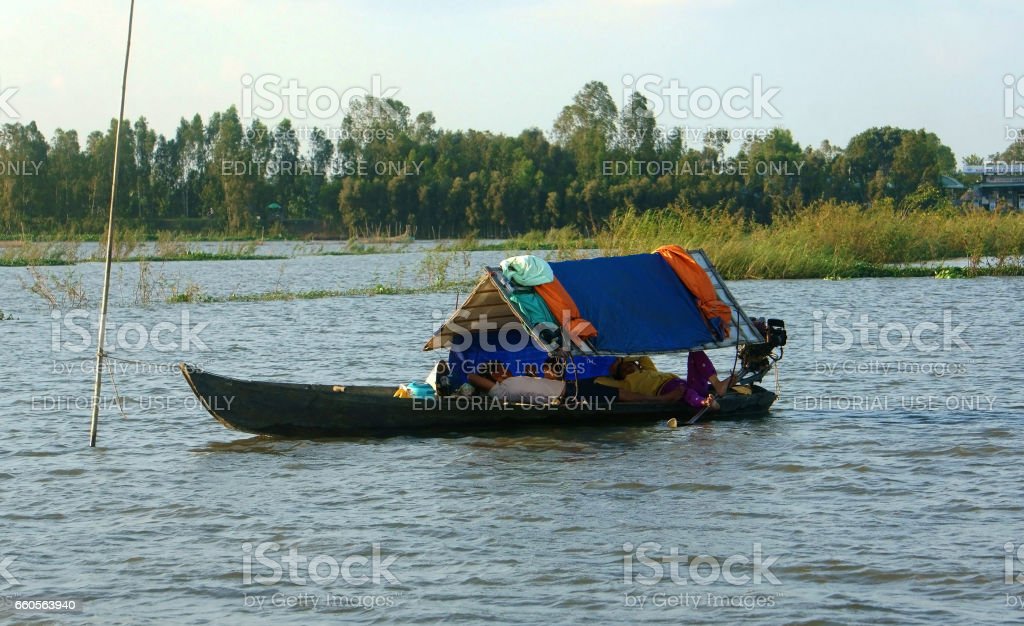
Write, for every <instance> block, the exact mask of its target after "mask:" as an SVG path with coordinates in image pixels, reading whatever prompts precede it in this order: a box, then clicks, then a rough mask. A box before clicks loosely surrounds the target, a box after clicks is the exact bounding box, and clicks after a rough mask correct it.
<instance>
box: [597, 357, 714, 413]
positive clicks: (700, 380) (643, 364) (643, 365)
mask: <svg viewBox="0 0 1024 626" xmlns="http://www.w3.org/2000/svg"><path fill="white" fill-rule="evenodd" d="M611 374H612V375H611V377H601V378H599V379H598V380H599V381H600V382H601V383H602V384H605V385H610V386H613V387H618V388H620V389H628V390H629V391H632V392H635V393H640V394H646V395H655V396H659V397H663V396H672V397H674V398H676V399H681V400H682V401H684V402H686V403H687V404H688V405H690V406H691V407H693V408H698V409H699V408H703V407H706V406H710V407H711V408H712V409H713V410H717V409H718V408H719V405H718V401H717V400H715V395H719V396H721V395H725V392H726V391H728V389H729V387H731V386H732V384H733V382H734V381H733V378H732V376H730V377H729V378H728V379H726V380H719V378H718V371H717V370H716V369H715V366H714V364H713V363H712V362H711V359H709V358H708V355H707V354H705V353H704V351H703V350H696V351H693V352H690V354H689V356H688V357H687V359H686V379H685V380H684V379H682V378H680V377H679V376H676V375H675V374H673V373H671V372H662V371H659V370H658V368H657V367H656V366H655V365H654V361H652V360H651V357H649V356H643V357H640V358H639V359H624V358H619V359H617V360H616V361H615V363H614V364H613V365H612V371H611ZM712 390H714V394H712V393H710V392H711V391H712Z"/></svg>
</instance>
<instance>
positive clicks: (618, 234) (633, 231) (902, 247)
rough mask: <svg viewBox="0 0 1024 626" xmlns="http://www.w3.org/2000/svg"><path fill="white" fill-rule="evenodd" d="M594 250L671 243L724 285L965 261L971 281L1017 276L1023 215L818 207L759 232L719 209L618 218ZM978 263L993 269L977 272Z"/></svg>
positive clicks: (904, 271) (909, 271) (905, 270)
mask: <svg viewBox="0 0 1024 626" xmlns="http://www.w3.org/2000/svg"><path fill="white" fill-rule="evenodd" d="M597 243H598V245H599V247H600V248H601V250H602V252H603V253H604V254H608V255H612V254H635V253H640V252H650V251H652V250H654V249H655V248H656V247H658V246H660V245H664V244H668V243H674V244H678V245H680V246H682V247H684V248H690V249H692V248H704V249H705V251H706V252H707V253H708V254H709V255H710V257H711V259H712V261H713V262H714V263H715V266H716V267H717V268H718V270H719V271H720V272H721V273H722V275H723V276H724V277H725V278H728V279H744V278H859V277H867V276H932V275H934V272H935V270H934V268H931V269H929V268H917V267H901V266H902V265H904V264H908V263H916V262H922V261H932V260H939V259H951V258H963V257H967V258H968V259H969V261H970V266H971V267H972V268H973V272H974V273H973V274H972V275H982V274H985V275H991V273H992V272H999V274H998V275H1018V274H1017V273H1016V272H1019V271H1020V268H1021V267H1022V263H1021V259H1022V257H1024V214H1021V213H1017V212H1010V213H998V212H990V211H987V210H983V209H953V208H947V209H942V210H931V211H929V210H909V211H908V210H900V209H897V208H896V207H895V206H894V205H893V204H892V203H891V202H889V201H883V202H879V203H875V204H873V205H869V206H861V205H857V204H851V203H839V202H832V201H824V202H817V203H814V204H812V205H809V206H806V207H803V208H801V209H799V210H797V211H795V212H793V213H792V214H789V215H783V216H779V217H776V219H775V220H774V221H773V223H772V224H771V225H764V224H758V223H755V222H753V221H752V220H748V219H745V218H744V217H742V216H740V215H737V214H735V213H730V212H727V211H724V210H720V209H712V210H703V211H701V210H694V209H691V208H685V207H670V208H668V209H664V210H660V211H648V212H645V213H637V212H635V211H626V212H623V213H617V214H616V215H614V216H613V217H612V218H611V219H610V220H609V222H608V224H607V226H606V228H605V229H604V230H603V231H602V232H600V233H599V234H598V236H597ZM982 257H994V258H997V259H999V262H998V263H997V265H996V266H993V268H990V269H984V268H980V267H978V265H979V263H980V259H981V258H982ZM997 267H998V269H996V268H997Z"/></svg>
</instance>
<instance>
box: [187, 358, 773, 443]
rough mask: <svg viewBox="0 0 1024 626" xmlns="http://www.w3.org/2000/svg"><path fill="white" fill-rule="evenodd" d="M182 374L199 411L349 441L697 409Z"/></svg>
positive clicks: (768, 399)
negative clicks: (402, 394)
mask: <svg viewBox="0 0 1024 626" xmlns="http://www.w3.org/2000/svg"><path fill="white" fill-rule="evenodd" d="M180 368H181V372H182V374H183V375H184V376H185V380H187V381H188V384H189V386H190V387H191V388H192V391H193V393H195V394H196V396H197V397H198V398H199V400H200V402H202V404H203V406H204V407H205V408H206V410H207V411H209V413H210V414H211V415H213V417H214V418H216V419H217V421H219V422H220V423H221V424H223V425H224V426H227V427H228V428H231V429H234V430H240V431H243V432H247V433H253V434H258V435H276V436H284V437H305V438H318V437H347V436H395V435H412V434H431V433H433V434H438V433H451V432H471V431H481V430H512V429H517V428H530V427H533V428H537V427H543V426H558V427H572V426H587V427H592V426H602V425H609V426H611V425H648V424H654V423H657V422H659V421H663V420H666V419H669V418H673V417H674V418H677V420H678V422H679V423H680V424H684V423H685V422H686V420H687V419H689V418H690V417H691V416H692V415H693V414H694V409H692V408H690V407H689V406H686V405H684V404H678V403H672V404H665V403H648V402H616V403H614V405H611V406H608V405H603V406H602V405H578V406H570V405H568V404H567V405H564V406H559V407H540V406H532V407H531V406H522V405H506V404H503V403H501V402H500V401H499V400H497V399H495V398H490V397H486V396H482V397H473V398H465V397H454V396H451V397H443V398H413V399H407V398H395V397H392V396H393V394H394V392H395V390H396V387H394V386H390V387H374V386H351V385H350V386H338V385H304V384H295V383H278V382H267V381H250V380H239V379H236V378H229V377H227V376H218V375H216V374H211V373H209V372H205V371H203V370H202V369H200V368H198V367H195V366H192V365H189V364H186V363H182V364H181V365H180ZM775 399H776V395H775V394H774V393H772V392H770V391H768V390H766V389H763V388H761V387H757V386H754V387H753V393H751V394H749V395H741V394H736V393H730V394H728V395H726V396H724V397H722V398H719V404H720V405H721V409H720V410H717V411H707V412H705V413H704V416H703V417H702V421H704V420H709V421H710V420H720V419H734V418H748V417H760V416H764V415H766V414H767V413H768V410H769V409H770V408H771V406H772V403H773V402H775Z"/></svg>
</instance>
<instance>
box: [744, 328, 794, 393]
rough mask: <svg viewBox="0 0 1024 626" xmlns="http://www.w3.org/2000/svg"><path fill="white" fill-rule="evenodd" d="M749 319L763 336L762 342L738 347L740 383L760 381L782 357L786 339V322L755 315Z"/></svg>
mask: <svg viewBox="0 0 1024 626" xmlns="http://www.w3.org/2000/svg"><path fill="white" fill-rule="evenodd" d="M750 321H751V323H752V324H753V325H754V327H755V328H757V330H758V332H760V333H761V335H762V336H763V337H764V343H747V344H743V346H741V347H740V354H739V358H740V362H741V363H742V364H743V370H742V372H741V374H740V380H739V382H740V384H748V383H756V382H760V381H761V379H762V378H764V375H765V374H767V373H768V371H769V370H771V368H772V365H775V363H776V361H778V360H780V359H781V358H782V353H783V347H784V346H785V345H786V340H787V339H788V336H787V334H786V322H784V321H782V320H780V319H775V318H768V319H765V318H763V317H755V318H754V319H752V320H750ZM776 349H777V350H778V352H777V353H776Z"/></svg>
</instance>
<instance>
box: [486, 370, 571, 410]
mask: <svg viewBox="0 0 1024 626" xmlns="http://www.w3.org/2000/svg"><path fill="white" fill-rule="evenodd" d="M468 379H469V382H470V383H471V384H472V385H473V386H474V387H476V388H477V389H479V390H481V391H485V392H487V395H489V396H492V397H495V398H503V399H505V400H508V401H510V402H522V403H531V404H550V403H552V402H555V401H557V400H558V399H560V398H561V397H562V394H563V393H564V392H565V384H564V383H563V382H562V381H560V380H552V379H550V378H535V377H533V376H513V375H512V374H511V373H510V372H509V371H508V368H507V367H506V366H505V364H504V363H502V362H500V361H487V362H485V363H481V364H480V365H479V366H478V367H477V370H476V373H475V374H470V375H469V376H468Z"/></svg>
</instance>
